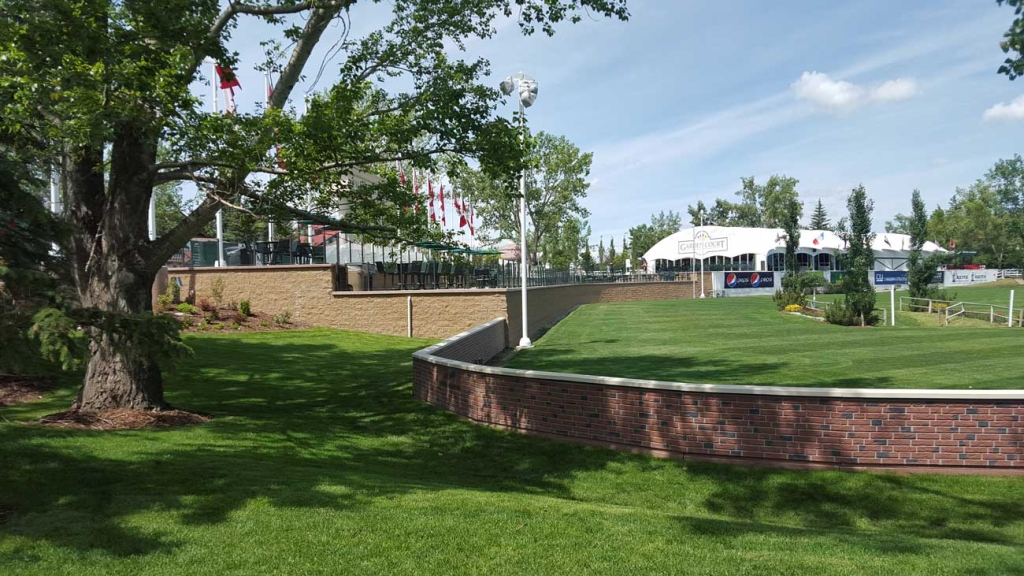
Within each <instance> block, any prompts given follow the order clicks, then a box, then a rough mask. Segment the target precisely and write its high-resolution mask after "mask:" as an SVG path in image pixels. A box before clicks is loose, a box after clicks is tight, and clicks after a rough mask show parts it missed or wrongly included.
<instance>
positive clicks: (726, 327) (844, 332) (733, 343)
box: [507, 286, 1024, 389]
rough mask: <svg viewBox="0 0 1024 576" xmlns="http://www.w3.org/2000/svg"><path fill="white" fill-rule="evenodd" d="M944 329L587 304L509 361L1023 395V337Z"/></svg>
mask: <svg viewBox="0 0 1024 576" xmlns="http://www.w3.org/2000/svg"><path fill="white" fill-rule="evenodd" d="M1018 288H1021V290H1018V291H1017V294H1016V295H1015V298H1017V300H1016V302H1015V306H1017V302H1019V303H1020V304H1021V305H1024V286H1018ZM1010 289H1011V288H1010V287H1008V286H995V287H968V288H961V289H956V290H955V292H957V295H958V296H960V297H962V298H958V300H962V299H965V298H967V297H969V298H971V301H974V302H984V303H993V304H1003V305H1005V304H1006V303H1008V302H1009V293H1010ZM899 295H900V293H899V292H897V296H899ZM841 297H842V296H841V295H825V296H823V297H821V299H833V298H841ZM888 304H889V294H887V293H880V294H879V295H878V306H883V305H884V306H888ZM940 322H941V318H940V317H939V315H937V314H933V315H928V314H926V313H910V312H902V313H901V312H897V315H896V326H895V327H889V326H885V327H882V326H879V327H873V328H860V327H855V328H851V327H844V326H834V325H829V324H825V323H821V322H816V321H814V320H811V319H809V318H804V317H800V316H794V315H789V314H784V313H780V312H778V311H777V310H776V308H775V306H774V304H773V303H772V301H771V299H770V298H769V297H760V296H756V297H742V298H717V299H710V300H671V301H653V302H651V301H649V302H631V303H627V304H594V305H588V306H583V307H580V308H578V309H577V310H575V311H574V312H573V313H572V314H570V315H569V316H568V317H567V318H565V319H564V320H562V321H561V322H560V323H558V324H557V325H555V326H554V327H553V328H552V329H551V330H550V331H548V332H547V334H545V335H544V336H543V337H542V338H540V339H539V340H538V341H537V342H536V345H535V347H534V348H533V349H530V350H524V351H521V352H519V353H517V354H516V355H515V356H514V357H512V358H511V359H510V360H509V361H508V363H507V365H508V366H510V367H513V368H528V369H534V370H548V371H553V372H573V373H578V374H594V375H599V376H620V377H629V378H644V379H651V380H667V381H674V382H692V383H702V384H703V383H728V384H770V385H783V386H813V387H862V388H1004V389H1006V388H1009V389H1020V388H1024V354H1022V353H1021V351H1022V350H1024V347H1022V345H1024V330H1022V329H1020V328H1013V329H1010V328H1008V327H1006V326H996V325H992V324H989V323H988V322H985V321H980V320H973V319H966V320H957V321H956V325H955V326H949V327H945V326H940Z"/></svg>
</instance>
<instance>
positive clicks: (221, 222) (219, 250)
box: [217, 210, 227, 266]
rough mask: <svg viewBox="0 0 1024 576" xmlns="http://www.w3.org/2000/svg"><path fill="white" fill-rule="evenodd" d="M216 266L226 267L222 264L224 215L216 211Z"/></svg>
mask: <svg viewBox="0 0 1024 576" xmlns="http://www.w3.org/2000/svg"><path fill="white" fill-rule="evenodd" d="M217 266H227V263H226V262H224V213H223V211H222V210H217Z"/></svg>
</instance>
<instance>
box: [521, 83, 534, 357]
mask: <svg viewBox="0 0 1024 576" xmlns="http://www.w3.org/2000/svg"><path fill="white" fill-rule="evenodd" d="M519 130H520V132H519V138H520V141H521V142H526V108H525V107H524V106H523V100H522V98H520V99H519ZM519 257H520V262H521V264H520V267H521V268H522V270H521V271H520V272H521V280H522V286H521V289H522V300H523V303H522V308H523V337H522V338H520V339H519V347H520V348H530V347H531V346H533V343H532V342H530V336H529V333H530V332H529V329H528V327H527V312H526V284H527V279H528V278H529V264H528V263H527V261H526V168H523V173H522V175H520V177H519Z"/></svg>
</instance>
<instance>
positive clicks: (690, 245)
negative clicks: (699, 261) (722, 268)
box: [679, 230, 729, 254]
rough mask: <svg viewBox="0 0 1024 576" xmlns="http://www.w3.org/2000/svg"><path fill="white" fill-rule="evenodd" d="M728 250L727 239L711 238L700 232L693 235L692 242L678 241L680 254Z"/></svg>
mask: <svg viewBox="0 0 1024 576" xmlns="http://www.w3.org/2000/svg"><path fill="white" fill-rule="evenodd" d="M728 249H729V239H728V238H712V237H711V235H710V234H708V233H707V232H705V231H703V230H701V231H700V232H697V234H696V235H694V238H693V240H680V241H679V253H680V254H695V253H699V254H707V253H708V252H725V251H726V250H728Z"/></svg>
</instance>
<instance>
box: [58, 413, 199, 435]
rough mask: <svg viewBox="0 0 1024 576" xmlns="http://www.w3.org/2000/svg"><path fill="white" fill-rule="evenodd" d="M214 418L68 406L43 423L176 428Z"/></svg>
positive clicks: (95, 427) (100, 427)
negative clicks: (93, 409) (83, 408)
mask: <svg viewBox="0 0 1024 576" xmlns="http://www.w3.org/2000/svg"><path fill="white" fill-rule="evenodd" d="M209 421H210V417H209V416H203V415H202V414H196V413H194V412H186V411H184V410H128V409H116V410H104V411H101V412H81V411H79V410H74V409H72V410H68V411H66V412H58V413H56V414H50V415H49V416H43V417H42V418H40V419H39V420H38V423H39V424H44V425H46V426H54V427H56V428H76V429H79V430H143V429H147V428H176V427H179V426H192V425H194V424H204V423H206V422H209Z"/></svg>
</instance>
